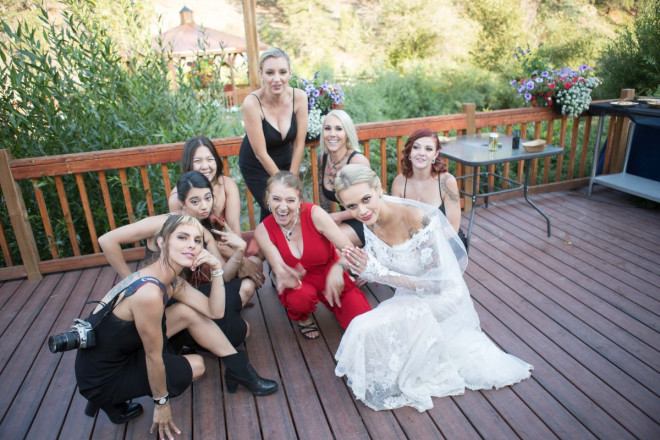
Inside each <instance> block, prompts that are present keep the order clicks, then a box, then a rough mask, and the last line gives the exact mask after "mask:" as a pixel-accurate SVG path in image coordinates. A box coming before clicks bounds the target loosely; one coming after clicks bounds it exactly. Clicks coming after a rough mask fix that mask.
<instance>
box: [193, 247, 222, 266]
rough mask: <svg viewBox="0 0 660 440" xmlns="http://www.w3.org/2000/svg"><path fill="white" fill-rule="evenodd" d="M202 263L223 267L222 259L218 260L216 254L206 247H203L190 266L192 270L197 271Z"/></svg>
mask: <svg viewBox="0 0 660 440" xmlns="http://www.w3.org/2000/svg"><path fill="white" fill-rule="evenodd" d="M202 264H208V265H209V266H211V268H212V269H221V268H222V264H221V263H220V260H218V259H217V258H216V256H215V255H213V254H212V253H210V252H209V251H207V250H206V249H202V250H201V252H200V253H199V254H197V256H196V257H195V258H194V259H193V264H192V266H190V270H192V271H195V270H196V269H197V268H198V267H201V266H202Z"/></svg>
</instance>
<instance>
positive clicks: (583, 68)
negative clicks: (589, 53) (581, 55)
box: [580, 64, 589, 72]
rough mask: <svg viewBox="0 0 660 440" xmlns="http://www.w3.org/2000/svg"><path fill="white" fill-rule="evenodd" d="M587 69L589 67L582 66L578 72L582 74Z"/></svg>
mask: <svg viewBox="0 0 660 440" xmlns="http://www.w3.org/2000/svg"><path fill="white" fill-rule="evenodd" d="M588 68H589V66H587V65H586V64H583V65H581V66H580V72H584V71H585V70H587V69H588Z"/></svg>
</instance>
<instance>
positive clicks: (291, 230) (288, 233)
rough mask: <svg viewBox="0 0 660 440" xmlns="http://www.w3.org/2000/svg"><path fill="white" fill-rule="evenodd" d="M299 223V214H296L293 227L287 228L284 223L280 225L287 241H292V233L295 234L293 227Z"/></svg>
mask: <svg viewBox="0 0 660 440" xmlns="http://www.w3.org/2000/svg"><path fill="white" fill-rule="evenodd" d="M297 224H298V216H296V219H295V220H294V221H293V226H291V229H287V228H285V227H284V226H282V225H279V227H280V229H282V232H284V238H286V241H291V234H293V229H294V228H295V227H296V225H297Z"/></svg>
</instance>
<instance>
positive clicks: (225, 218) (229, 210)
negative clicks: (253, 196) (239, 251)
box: [169, 136, 264, 287]
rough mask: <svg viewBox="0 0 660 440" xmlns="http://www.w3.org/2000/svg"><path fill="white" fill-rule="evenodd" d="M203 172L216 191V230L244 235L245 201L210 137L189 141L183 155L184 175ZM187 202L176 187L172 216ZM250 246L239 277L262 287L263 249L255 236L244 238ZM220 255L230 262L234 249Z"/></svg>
mask: <svg viewBox="0 0 660 440" xmlns="http://www.w3.org/2000/svg"><path fill="white" fill-rule="evenodd" d="M188 171H199V172H200V173H202V175H203V176H204V177H206V179H208V180H209V182H211V185H212V188H213V197H214V203H213V207H212V208H213V209H212V211H211V214H210V215H209V219H210V221H211V222H212V223H214V226H213V227H214V228H216V229H219V230H228V231H231V232H235V233H236V234H241V223H240V217H241V199H240V195H239V191H238V186H237V185H236V182H235V181H234V179H232V178H231V177H229V176H225V175H224V174H223V162H222V159H221V158H220V155H218V152H217V151H216V149H215V146H214V145H213V142H211V140H210V139H209V138H207V137H206V136H194V137H191V138H190V139H188V140H187V141H186V143H185V145H184V146H183V152H182V153H181V172H182V173H187V172H188ZM182 200H183V199H182V198H180V197H179V194H178V190H177V188H176V187H174V188H173V189H172V192H171V193H170V198H169V208H170V212H175V213H178V212H181V208H182V207H183V204H182V203H181V201H182ZM241 235H242V236H243V239H244V240H245V241H246V243H247V249H246V251H245V253H246V255H245V256H244V257H242V258H241V261H240V262H239V264H240V267H239V272H238V274H239V276H241V277H244V276H248V277H250V279H252V281H253V282H254V283H255V284H256V286H257V287H261V284H262V283H263V281H264V274H263V261H262V260H261V258H259V256H257V255H256V254H258V252H259V249H258V248H257V246H256V242H255V241H254V236H253V234H252V233H251V232H246V233H243V234H241ZM220 252H221V254H222V255H223V256H224V257H225V258H230V256H231V255H232V252H233V251H232V249H230V248H227V247H223V246H220Z"/></svg>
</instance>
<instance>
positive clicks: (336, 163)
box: [319, 110, 369, 246]
mask: <svg viewBox="0 0 660 440" xmlns="http://www.w3.org/2000/svg"><path fill="white" fill-rule="evenodd" d="M320 141H321V142H320V143H321V148H322V149H323V154H322V155H321V157H320V159H321V168H320V169H321V172H320V173H319V179H320V182H319V183H320V186H321V192H322V193H323V195H324V196H325V198H326V199H328V200H330V201H333V202H335V203H339V200H338V199H337V196H336V195H335V178H336V177H337V173H338V172H339V171H340V170H341V169H342V168H343V167H344V166H345V165H347V164H349V163H352V164H358V165H364V166H367V167H368V166H369V159H367V158H366V157H365V156H364V155H363V154H362V153H360V151H359V147H360V145H359V144H358V137H357V132H356V130H355V124H353V120H351V117H350V116H349V115H348V114H347V113H346V112H345V111H343V110H332V111H330V112H329V113H328V114H327V115H326V116H325V118H324V119H323V124H322V131H321V140H320ZM339 208H340V211H339V212H334V213H332V214H331V216H332V218H333V220H334V221H335V222H337V223H339V228H340V229H341V230H342V232H343V233H344V234H345V235H346V236H347V237H348V238H349V240H351V242H352V243H353V244H354V245H355V246H362V245H363V244H364V226H363V225H362V223H361V222H360V221H359V220H356V219H354V218H353V217H352V216H351V215H350V213H348V212H347V211H344V209H343V207H342V206H341V204H340V205H339Z"/></svg>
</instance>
